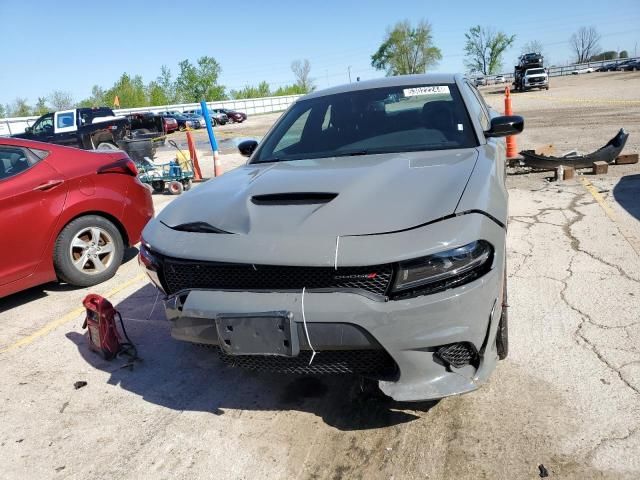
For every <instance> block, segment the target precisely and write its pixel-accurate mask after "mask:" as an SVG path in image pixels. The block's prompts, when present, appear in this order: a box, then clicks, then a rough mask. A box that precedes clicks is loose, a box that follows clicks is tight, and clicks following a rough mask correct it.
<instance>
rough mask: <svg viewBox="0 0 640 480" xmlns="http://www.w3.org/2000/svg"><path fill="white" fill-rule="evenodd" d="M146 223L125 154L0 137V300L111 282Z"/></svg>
mask: <svg viewBox="0 0 640 480" xmlns="http://www.w3.org/2000/svg"><path fill="white" fill-rule="evenodd" d="M152 217H153V203H152V201H151V193H150V191H149V190H148V189H147V187H145V186H144V185H143V184H142V183H140V180H138V177H137V171H136V167H135V165H134V164H133V162H132V161H131V160H130V159H129V157H128V156H127V154H126V153H124V152H120V151H105V152H92V151H86V150H78V149H75V148H69V147H63V146H60V145H53V144H50V143H41V142H34V141H31V140H21V139H17V138H1V137H0V297H4V296H6V295H9V294H11V293H14V292H17V291H19V290H24V289H26V288H29V287H32V286H34V285H38V284H41V283H46V282H50V281H54V280H56V279H58V280H62V281H64V282H67V283H69V284H71V285H76V286H81V287H86V286H90V285H95V284H97V283H100V282H103V281H105V280H107V279H109V278H111V277H112V276H113V275H114V274H115V272H116V270H117V269H118V267H119V266H120V263H121V262H122V257H123V254H124V250H125V248H126V247H128V246H130V245H134V244H136V243H138V241H139V240H140V233H141V232H142V228H143V227H144V226H145V224H146V223H147V221H149V219H151V218H152Z"/></svg>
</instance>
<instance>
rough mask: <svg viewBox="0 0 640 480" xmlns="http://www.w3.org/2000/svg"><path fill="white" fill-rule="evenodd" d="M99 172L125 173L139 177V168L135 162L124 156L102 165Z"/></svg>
mask: <svg viewBox="0 0 640 480" xmlns="http://www.w3.org/2000/svg"><path fill="white" fill-rule="evenodd" d="M98 173H123V174H125V175H131V176H132V177H137V176H138V169H137V168H136V165H135V163H133V162H132V161H131V160H130V159H129V158H122V159H120V160H116V161H115V162H113V163H109V164H108V165H104V166H102V167H100V168H99V169H98Z"/></svg>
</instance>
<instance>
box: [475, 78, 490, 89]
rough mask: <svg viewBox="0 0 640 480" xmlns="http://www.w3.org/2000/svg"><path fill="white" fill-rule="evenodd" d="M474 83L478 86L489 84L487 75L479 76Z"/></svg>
mask: <svg viewBox="0 0 640 480" xmlns="http://www.w3.org/2000/svg"><path fill="white" fill-rule="evenodd" d="M473 84H474V85H475V86H476V87H480V86H483V85H486V84H487V77H483V76H479V77H475V78H474V79H473Z"/></svg>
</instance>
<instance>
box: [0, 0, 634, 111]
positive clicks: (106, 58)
mask: <svg viewBox="0 0 640 480" xmlns="http://www.w3.org/2000/svg"><path fill="white" fill-rule="evenodd" d="M420 18H426V19H427V20H429V21H430V22H431V24H432V26H433V34H434V40H435V43H436V45H437V46H438V47H439V48H440V49H441V51H442V54H443V60H442V61H441V62H440V64H439V65H438V67H437V68H436V70H437V71H442V72H448V71H463V70H464V65H463V59H464V55H463V47H464V32H465V31H467V30H468V29H469V27H471V26H473V25H476V24H480V25H486V26H492V27H495V28H496V29H498V30H502V31H504V32H505V33H515V34H516V35H517V38H516V42H515V45H514V47H513V48H512V49H510V50H509V51H507V53H506V54H505V57H504V68H503V70H504V71H510V70H511V68H512V65H513V61H514V60H515V59H516V58H517V56H518V54H519V53H520V49H521V47H522V45H523V44H524V43H525V42H527V41H529V40H539V41H541V42H542V43H543V44H544V45H545V51H544V53H545V55H546V57H547V58H548V59H549V60H550V61H551V62H552V63H555V64H563V63H566V61H567V60H569V59H570V58H571V51H570V48H569V44H568V39H569V36H570V35H571V33H572V32H573V31H575V30H576V29H577V28H579V27H580V26H583V25H586V26H589V25H594V26H596V27H597V29H598V31H599V33H600V34H601V35H602V37H603V38H602V40H601V46H602V47H603V49H605V50H621V49H627V50H628V51H629V53H630V54H631V55H633V52H634V49H637V53H638V55H640V0H616V1H615V2H605V1H603V0H600V1H593V0H580V1H577V0H555V1H547V0H538V1H536V2H517V1H510V2H489V1H467V0H458V1H452V0H450V1H435V0H434V1H412V0H406V1H405V0H394V1H393V2H391V1H363V0H361V1H347V0H342V1H334V0H324V1H322V2H320V1H299V0H298V1H295V2H294V1H288V0H283V1H275V0H272V1H254V0H244V1H239V2H230V1H219V0H218V1H199V0H192V1H189V2H176V1H173V2H167V1H164V0H156V1H153V2H151V1H146V2H136V1H135V0H130V1H128V2H123V1H120V0H109V1H107V2H95V1H91V2H88V1H86V0H85V1H74V0H69V1H60V2H50V1H28V0H18V1H14V0H0V19H2V30H1V31H2V40H0V58H1V59H2V64H3V65H2V68H1V69H0V103H9V102H12V101H13V100H14V99H15V98H16V97H26V98H27V99H28V101H29V102H30V103H31V104H33V103H35V101H36V99H37V97H38V96H46V95H48V94H49V93H50V92H51V91H53V90H64V91H68V92H70V93H71V94H72V95H73V97H74V99H76V100H81V99H82V98H86V97H88V96H89V95H90V92H91V87H92V86H93V85H94V84H98V85H101V86H103V87H105V88H108V87H110V86H111V85H112V84H113V82H114V81H115V80H116V79H117V78H118V77H119V76H120V75H121V74H122V72H128V73H130V74H140V75H142V77H143V78H144V80H145V82H148V81H150V80H152V79H154V78H155V77H156V76H157V75H158V74H159V71H160V66H161V65H163V64H164V65H167V66H168V67H170V68H171V70H172V73H174V75H175V73H177V64H178V62H179V61H181V60H183V59H185V58H189V59H191V60H192V61H195V59H196V58H198V57H200V56H202V55H210V56H213V57H215V58H216V59H217V60H218V61H219V62H220V64H221V65H222V69H223V72H222V76H221V83H222V84H224V85H226V86H227V87H228V88H240V87H242V86H243V85H246V84H256V83H258V82H259V81H261V80H266V81H268V82H269V83H270V84H271V85H272V86H273V87H277V86H280V85H283V84H288V83H292V81H293V76H292V74H291V70H290V64H291V61H292V60H294V59H298V58H308V59H309V60H310V62H311V66H312V70H311V74H312V77H314V78H315V83H316V85H317V86H318V87H319V88H324V87H326V86H328V85H335V84H339V83H344V82H347V81H348V77H347V68H348V66H349V65H350V66H351V72H352V77H353V78H354V79H355V77H356V76H360V77H361V78H362V79H367V78H372V77H376V76H380V75H382V72H377V71H375V70H373V69H372V68H371V66H370V56H371V54H373V53H374V52H375V50H376V49H377V47H378V46H379V45H380V43H381V41H382V39H383V37H384V33H385V30H386V28H387V26H389V25H392V24H393V23H395V22H396V21H399V20H403V19H409V20H414V21H415V20H417V19H420Z"/></svg>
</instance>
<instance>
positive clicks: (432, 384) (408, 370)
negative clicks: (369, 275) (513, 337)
mask: <svg viewBox="0 0 640 480" xmlns="http://www.w3.org/2000/svg"><path fill="white" fill-rule="evenodd" d="M496 267H497V266H496ZM501 272H502V270H501V269H500V268H494V269H493V270H492V271H490V272H489V273H488V274H486V275H485V276H483V277H482V278H480V279H478V280H476V281H474V282H472V283H470V284H467V285H464V286H462V287H459V288H457V289H453V290H448V291H445V292H440V293H438V294H434V295H428V296H422V297H416V298H412V299H408V300H397V301H390V302H381V301H375V300H373V299H371V298H367V297H366V296H362V295H358V294H355V293H342V292H333V293H328V292H322V293H314V292H308V293H305V296H304V312H305V315H304V319H305V320H306V323H307V331H308V334H309V340H310V342H311V345H312V346H313V348H314V349H315V350H316V351H317V355H316V357H315V359H314V361H316V360H317V361H322V360H321V359H322V356H323V355H326V354H330V355H333V353H332V352H335V351H336V350H338V351H349V352H354V351H357V350H360V351H362V352H363V355H367V353H364V352H367V351H370V350H372V349H375V348H382V349H383V350H384V351H385V352H386V353H388V354H389V355H390V357H391V358H392V359H393V361H394V362H395V365H397V372H395V373H396V375H395V376H392V377H388V376H385V378H383V379H382V380H381V381H380V387H381V389H382V390H383V391H384V392H385V393H386V394H387V395H389V396H391V397H392V398H394V399H395V400H399V401H417V400H428V399H436V398H442V397H445V396H449V395H454V394H458V393H464V392H468V391H471V390H474V389H476V388H477V387H478V386H479V385H480V384H481V383H482V382H483V381H484V380H485V379H486V378H487V377H488V376H489V374H490V372H491V371H492V370H493V368H494V366H495V363H496V361H497V353H496V351H495V335H496V329H497V325H498V322H499V320H500V308H498V307H497V306H498V305H500V303H501V296H502V292H501V288H500V285H501V284H502V278H503V277H502V273H501ZM165 307H166V312H167V317H168V319H169V320H170V321H171V323H172V329H171V333H172V336H173V337H174V338H177V339H179V340H186V341H190V342H197V343H205V344H210V345H218V344H219V342H220V340H219V335H218V330H217V328H216V320H215V319H216V318H217V317H218V316H220V315H221V314H224V315H229V314H246V313H247V312H275V311H286V312H289V313H290V314H291V316H292V319H293V323H294V329H293V331H294V332H297V339H298V341H299V345H300V347H299V348H300V351H307V352H308V351H309V345H308V343H307V341H306V335H302V333H303V332H304V324H303V315H302V292H296V293H293V292H289V293H282V292H277V293H263V292H221V291H207V290H194V291H190V292H187V293H186V294H183V295H179V296H175V297H172V298H170V299H168V300H167V301H166V302H165ZM323 327H324V328H323ZM353 327H355V328H353ZM458 343H469V344H471V345H473V347H474V348H475V349H476V350H477V352H479V354H478V357H477V359H476V360H475V361H474V362H473V363H469V364H467V365H464V366H462V367H460V368H456V367H454V366H452V365H446V364H445V363H444V362H443V361H442V359H441V358H438V355H437V352H438V350H439V349H440V348H441V347H442V346H446V345H451V344H458ZM330 352H331V353H330ZM356 354H357V353H356ZM305 358H308V357H305Z"/></svg>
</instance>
